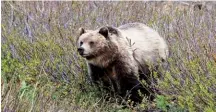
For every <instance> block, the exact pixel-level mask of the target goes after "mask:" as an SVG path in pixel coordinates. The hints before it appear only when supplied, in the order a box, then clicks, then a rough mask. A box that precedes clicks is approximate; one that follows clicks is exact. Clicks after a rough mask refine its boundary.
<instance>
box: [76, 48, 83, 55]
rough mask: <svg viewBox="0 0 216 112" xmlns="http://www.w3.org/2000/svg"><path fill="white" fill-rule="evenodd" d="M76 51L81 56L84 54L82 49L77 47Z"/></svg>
mask: <svg viewBox="0 0 216 112" xmlns="http://www.w3.org/2000/svg"><path fill="white" fill-rule="evenodd" d="M77 51H78V52H79V54H80V55H83V53H84V49H83V48H82V47H79V48H78V49H77Z"/></svg>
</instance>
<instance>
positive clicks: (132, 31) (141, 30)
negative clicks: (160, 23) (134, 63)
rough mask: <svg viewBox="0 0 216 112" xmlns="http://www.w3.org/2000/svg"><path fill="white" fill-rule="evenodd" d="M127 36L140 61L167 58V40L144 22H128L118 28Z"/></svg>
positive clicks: (153, 61)
mask: <svg viewBox="0 0 216 112" xmlns="http://www.w3.org/2000/svg"><path fill="white" fill-rule="evenodd" d="M118 29H119V30H120V31H121V33H122V35H123V37H126V38H127V40H128V41H129V42H130V44H131V47H132V49H133V50H134V54H135V57H136V58H137V60H138V61H139V62H142V61H145V62H150V63H155V62H156V60H157V59H158V58H162V59H164V60H165V59H166V58H167V56H168V47H167V44H166V42H165V40H164V39H163V38H162V37H161V36H160V35H159V34H158V33H157V32H156V31H155V30H153V29H152V28H150V27H148V26H146V25H145V24H142V23H128V24H125V25H122V26H120V27H119V28H118Z"/></svg>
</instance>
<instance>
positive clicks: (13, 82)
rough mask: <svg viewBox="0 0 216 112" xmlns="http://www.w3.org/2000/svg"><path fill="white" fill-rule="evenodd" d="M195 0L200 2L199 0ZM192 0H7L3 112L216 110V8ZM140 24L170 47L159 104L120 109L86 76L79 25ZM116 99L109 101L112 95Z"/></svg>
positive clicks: (4, 30)
mask: <svg viewBox="0 0 216 112" xmlns="http://www.w3.org/2000/svg"><path fill="white" fill-rule="evenodd" d="M195 4H196V3H195ZM205 4H206V5H205V6H204V7H202V9H197V8H196V7H194V3H190V2H187V3H186V4H184V3H182V2H132V1H131V2H93V1H92V2H10V1H8V2H6V1H5V2H2V6H1V10H2V16H1V17H2V20H1V23H2V24H1V30H2V34H1V37H2V38H1V39H2V43H1V44H2V46H1V49H2V55H1V61H2V70H1V71H2V73H1V81H2V84H1V88H2V89H1V94H2V96H1V98H2V101H1V102H2V103H1V104H2V108H1V110H2V111H5V112H8V111H60V112H64V111H80V112H84V111H98V112H100V111H140V110H149V111H150V110H152V111H159V110H164V111H191V112H193V111H206V112H214V111H216V85H215V84H216V63H215V62H214V60H213V57H212V54H216V6H215V5H214V4H215V2H205ZM129 22H141V23H144V24H147V25H148V26H150V27H152V28H153V29H155V30H157V31H158V32H159V33H160V35H161V36H163V37H164V38H165V39H166V41H167V43H168V45H169V48H170V58H169V61H168V62H169V70H166V71H164V76H163V78H161V79H158V84H157V88H158V89H159V91H161V93H162V95H158V96H157V99H156V100H155V102H153V103H152V102H149V101H146V100H145V99H144V101H143V103H142V104H140V105H138V106H137V107H131V108H122V107H123V106H122V105H120V104H119V103H117V102H118V101H116V99H115V98H110V97H107V96H108V95H107V93H106V92H102V91H98V90H97V88H96V87H94V85H91V83H90V82H89V80H88V78H87V68H86V63H85V61H84V60H83V59H82V58H81V57H80V56H79V55H78V53H77V51H76V43H75V40H76V37H77V31H78V28H79V27H84V28H87V29H96V28H98V27H101V26H103V25H111V26H115V27H117V26H119V25H122V24H125V23H129ZM108 98H109V99H110V100H107V99H108Z"/></svg>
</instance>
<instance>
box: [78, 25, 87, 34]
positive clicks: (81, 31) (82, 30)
mask: <svg viewBox="0 0 216 112" xmlns="http://www.w3.org/2000/svg"><path fill="white" fill-rule="evenodd" d="M84 33H86V31H85V29H84V28H82V27H81V28H79V35H82V34H84Z"/></svg>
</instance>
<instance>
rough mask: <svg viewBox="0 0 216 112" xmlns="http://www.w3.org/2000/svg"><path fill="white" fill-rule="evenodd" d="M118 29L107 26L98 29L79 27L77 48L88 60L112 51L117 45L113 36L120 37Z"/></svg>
mask: <svg viewBox="0 0 216 112" xmlns="http://www.w3.org/2000/svg"><path fill="white" fill-rule="evenodd" d="M118 34H119V32H118V30H117V29H116V28H113V27H109V26H105V27H102V28H99V29H98V30H94V31H93V30H85V29H83V28H80V29H79V37H78V38H77V50H78V52H79V54H80V55H81V56H82V57H84V58H86V59H87V60H90V59H93V58H95V57H99V56H101V55H105V54H106V53H111V52H110V50H113V49H114V47H115V45H114V43H113V42H112V40H113V38H117V37H118Z"/></svg>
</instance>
